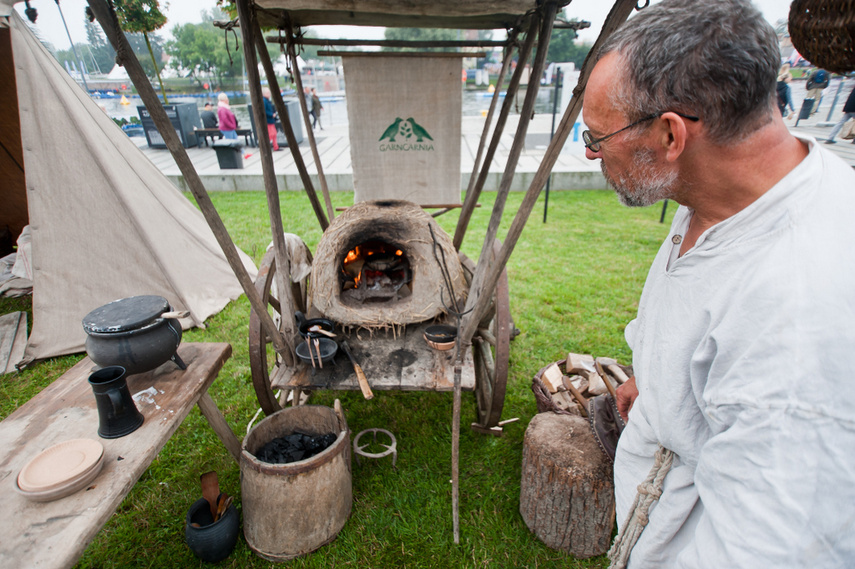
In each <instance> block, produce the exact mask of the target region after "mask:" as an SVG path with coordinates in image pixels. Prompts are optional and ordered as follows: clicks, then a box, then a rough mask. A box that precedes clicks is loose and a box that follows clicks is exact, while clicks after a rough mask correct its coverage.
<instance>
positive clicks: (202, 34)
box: [166, 19, 242, 84]
mask: <svg viewBox="0 0 855 569" xmlns="http://www.w3.org/2000/svg"><path fill="white" fill-rule="evenodd" d="M212 22H213V19H210V20H208V21H205V22H203V23H201V24H184V25H176V26H175V27H174V28H173V29H172V37H173V38H175V39H174V40H173V41H170V42H169V43H168V44H167V46H166V52H167V53H168V54H169V55H170V57H171V59H170V61H169V65H170V66H172V67H173V68H175V69H177V70H181V71H183V72H186V73H189V75H190V76H191V77H192V78H193V79H194V80H195V81H196V82H198V83H200V84H201V83H202V82H203V80H204V79H208V80H209V81H210V80H211V78H213V77H216V82H217V83H218V84H222V83H223V79H224V78H227V77H228V78H234V77H239V76H240V75H241V74H242V67H241V64H240V61H239V59H238V58H239V57H240V55H239V54H238V57H235V55H234V54H233V55H232V58H231V60H230V59H229V54H228V53H227V52H226V43H225V39H224V37H223V35H224V32H223V31H222V30H220V29H217V28H216V27H214V25H213V23H212ZM229 43H230V44H232V43H233V42H231V41H230V42H229ZM230 47H231V46H230ZM231 48H232V49H233V47H231Z"/></svg>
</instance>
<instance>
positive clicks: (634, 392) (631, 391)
mask: <svg viewBox="0 0 855 569" xmlns="http://www.w3.org/2000/svg"><path fill="white" fill-rule="evenodd" d="M616 395H617V401H615V403H617V408H618V413H620V416H621V417H623V420H624V421H629V410H630V409H632V404H633V403H635V398H636V397H638V388H637V387H636V386H635V376H632V377H630V378H629V379H628V380H626V381H625V382H624V384H623V385H621V386H620V387H618V388H617V391H616Z"/></svg>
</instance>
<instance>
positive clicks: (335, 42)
mask: <svg viewBox="0 0 855 569" xmlns="http://www.w3.org/2000/svg"><path fill="white" fill-rule="evenodd" d="M265 39H266V40H267V42H268V43H285V41H287V40H285V39H283V38H280V37H279V36H267V37H266V38H265ZM300 45H320V46H331V47H361V46H369V45H370V46H377V47H414V48H432V47H436V48H439V47H506V46H507V45H508V42H507V41H494V40H461V41H457V40H436V41H406V40H372V39H364V40H348V39H331V38H326V39H324V38H307V37H303V38H301V39H300ZM319 55H321V54H320V53H319Z"/></svg>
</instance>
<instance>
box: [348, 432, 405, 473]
mask: <svg viewBox="0 0 855 569" xmlns="http://www.w3.org/2000/svg"><path fill="white" fill-rule="evenodd" d="M365 433H374V441H373V442H375V443H376V442H377V433H383V434H384V435H387V436H388V437H389V439H391V441H392V444H390V445H387V444H383V443H378V444H379V445H380V446H382V447H386V450H385V451H383V452H365V451H364V450H362V449H364V448H365V447H367V446H368V445H369V444H371V443H367V444H364V445H362V446H359V439H360V438H362V435H364V434H365ZM353 452H354V453H355V454H356V462H357V464H358V463H359V457H360V456H364V457H366V458H383V457H384V456H389V455H390V454H391V455H392V468H395V463H396V462H397V461H398V441H397V440H396V439H395V435H393V434H392V433H390V432H389V431H387V430H386V429H365V430H364V431H361V432H360V433H359V434H357V435H356V438H354V439H353Z"/></svg>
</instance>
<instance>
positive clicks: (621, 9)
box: [459, 0, 636, 341]
mask: <svg viewBox="0 0 855 569" xmlns="http://www.w3.org/2000/svg"><path fill="white" fill-rule="evenodd" d="M635 5H636V3H635V0H617V2H615V5H614V6H613V7H612V10H611V11H610V12H609V15H608V17H607V18H606V22H605V24H604V25H603V31H602V32H601V33H600V37H599V38H598V39H597V41H596V43H595V44H594V47H593V48H591V51H590V52H589V53H588V57H587V58H586V59H585V64H584V65H583V67H582V73H581V75H580V76H579V82H578V83H577V85H576V88H575V89H573V99H572V100H571V101H570V105H569V106H568V107H567V110H566V111H565V112H564V117H563V118H562V119H561V123H560V124H559V125H558V129H557V130H556V132H555V136H554V137H553V138H552V142H550V143H549V147H548V148H547V149H546V153H545V154H544V156H543V161H542V162H541V163H540V166H539V167H538V169H537V172H536V173H535V175H534V179H533V180H532V182H531V185H530V186H529V189H528V191H527V192H526V195H525V197H523V201H522V204H521V205H520V208H519V209H518V210H517V214H516V216H515V217H514V220H513V222H512V223H511V228H510V229H509V230H508V234H507V236H506V237H505V241H504V243H502V248H501V250H500V252H499V255H498V259H496V261H495V262H494V263H493V266H492V268H491V270H490V273H489V275H488V276H487V278H486V279H484V281H483V283H484V284H483V288H482V289H480V290H482V291H483V290H486V291H492V290H493V289H495V288H496V284H497V283H498V282H499V275H500V274H501V272H502V269H503V268H504V267H505V265H506V264H507V262H508V259H509V258H510V256H511V253H512V252H513V250H514V247H515V246H516V243H517V240H519V237H520V235H521V234H522V230H523V227H524V226H525V224H526V221H527V220H528V217H529V215H531V210H532V209H533V208H534V205H535V203H536V202H537V198H538V196H539V195H540V192H541V190H543V187H544V186H545V185H546V180H547V179H548V178H549V175H550V174H551V172H552V168H553V167H554V166H555V163H556V162H557V161H558V156H559V154H560V153H561V149H562V148H563V147H564V143H565V142H566V141H567V137H568V136H569V135H570V132H571V131H572V130H573V125H574V124H575V122H576V118H577V117H578V116H579V112H580V111H581V109H582V101H583V99H584V94H585V85H586V84H587V82H588V76H590V74H591V70H592V69H593V67H594V65H595V64H596V58H595V54H596V53H597V51H598V50H599V48H600V46H601V45H602V44H603V42H605V41H606V39H608V37H609V36H610V35H611V34H612V33H614V31H615V30H616V29H617V28H618V27H619V26H620V25H621V24H622V23H623V22H624V21H626V19H627V18H628V17H629V14H630V13H632V11H633V10H634V9H635ZM479 265H480V262H479ZM473 283H474V279H473ZM476 292H478V291H476ZM469 294H470V296H469V298H470V299H472V298H473V296H474V295H473V294H472V289H471V288H470V293H469ZM475 301H477V304H476V305H475V308H474V310H473V311H472V312H471V313H470V314H469V315H468V317H467V318H466V319H465V320H464V324H463V326H462V329H461V331H460V334H459V337H460V338H461V339H462V340H466V341H469V339H471V337H472V335H473V334H474V333H475V329H476V326H477V323H478V321H479V320H480V318H479V315H480V313H482V312H483V311H484V310H486V307H487V306H488V305H489V301H490V295H489V294H486V295H482V297H481V298H478V299H474V301H473V304H474V302H475ZM469 306H470V304H469V302H468V301H467V305H466V308H467V309H469Z"/></svg>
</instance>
